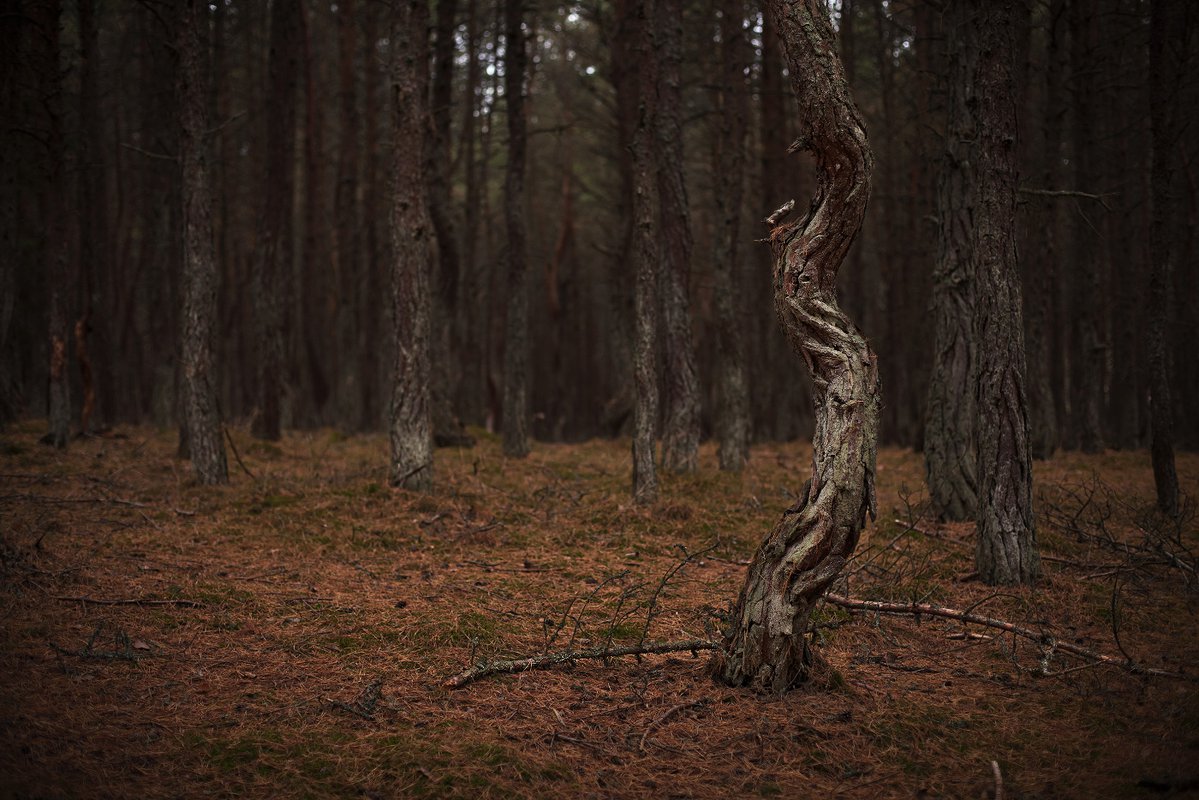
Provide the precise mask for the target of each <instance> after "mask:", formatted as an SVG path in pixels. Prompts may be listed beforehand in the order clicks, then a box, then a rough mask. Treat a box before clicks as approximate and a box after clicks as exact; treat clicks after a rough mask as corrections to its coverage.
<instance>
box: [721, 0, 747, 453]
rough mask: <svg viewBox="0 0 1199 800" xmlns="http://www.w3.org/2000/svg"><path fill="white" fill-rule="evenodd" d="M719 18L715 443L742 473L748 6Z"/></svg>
mask: <svg viewBox="0 0 1199 800" xmlns="http://www.w3.org/2000/svg"><path fill="white" fill-rule="evenodd" d="M721 8H722V12H723V13H722V14H721V17H720V61H721V72H720V78H719V90H718V92H717V93H716V102H717V104H718V107H719V115H718V118H717V122H716V125H717V129H716V134H715V136H714V140H715V146H714V147H713V150H712V154H713V158H712V174H713V176H714V180H713V188H714V191H715V201H716V219H717V222H718V223H719V225H720V230H719V231H718V232H717V243H716V256H715V263H714V264H713V270H714V276H713V277H714V281H715V284H714V286H713V293H714V295H715V296H714V300H715V303H716V326H717V327H716V341H717V345H716V350H717V353H716V381H717V397H718V398H719V406H718V408H717V409H716V440H717V448H718V452H717V455H718V458H719V460H720V468H721V469H723V470H731V471H734V472H736V471H740V470H741V468H742V467H744V466H745V462H746V461H747V460H748V458H749V442H750V426H751V421H750V416H749V413H750V410H749V378H748V375H747V374H746V372H747V368H746V363H745V337H744V334H743V333H742V325H743V321H742V314H743V313H744V308H743V307H742V299H741V260H740V253H739V252H738V245H739V243H740V242H739V240H740V238H741V203H742V187H743V185H744V179H745V175H744V173H745V133H746V122H747V120H748V119H749V87H748V86H747V85H746V83H745V68H746V66H747V64H748V61H749V47H748V45H747V43H746V40H745V30H744V27H743V26H744V18H745V4H744V2H742V0H723V1H722V3H721Z"/></svg>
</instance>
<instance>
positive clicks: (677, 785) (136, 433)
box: [0, 422, 1199, 798]
mask: <svg viewBox="0 0 1199 800" xmlns="http://www.w3.org/2000/svg"><path fill="white" fill-rule="evenodd" d="M41 432H42V425H41V424H40V423H35V422H27V423H23V424H21V425H18V426H17V427H16V428H14V429H13V430H10V431H9V432H8V433H7V434H5V435H4V438H3V440H2V446H3V450H4V454H3V455H2V456H0V786H2V788H3V794H4V795H5V796H13V797H59V796H79V797H98V796H112V797H144V798H157V797H163V798H166V797H195V796H201V795H203V796H229V797H243V796H254V797H259V796H262V797H267V796H278V797H301V796H311V797H379V798H383V797H734V796H735V797H740V796H773V795H787V796H799V797H817V796H846V797H863V798H865V797H869V798H874V797H913V796H915V797H933V796H946V797H984V796H988V795H993V793H994V791H995V780H994V777H993V773H992V768H991V762H992V761H995V762H997V764H998V765H999V768H1000V770H1001V775H1002V781H1003V793H1004V795H1005V796H1006V797H1008V798H1013V797H1118V796H1129V797H1140V796H1146V797H1149V796H1160V795H1161V793H1162V792H1166V793H1181V792H1185V791H1187V790H1188V788H1189V789H1191V790H1193V789H1195V788H1196V787H1199V783H1197V781H1199V684H1197V683H1196V682H1194V681H1193V680H1186V679H1168V678H1156V677H1146V676H1143V675H1136V674H1131V673H1130V672H1128V671H1127V670H1124V669H1120V668H1118V667H1112V666H1094V665H1088V664H1087V663H1086V662H1084V661H1081V660H1079V659H1077V658H1072V657H1067V656H1065V655H1063V654H1061V653H1058V652H1053V651H1051V648H1050V647H1049V646H1048V645H1046V644H1043V643H1042V644H1038V643H1035V642H1030V641H1026V640H1013V639H1011V638H1010V637H1007V636H1004V635H1000V634H998V632H997V631H990V630H987V629H984V628H978V627H969V628H966V627H964V626H963V625H962V624H960V623H956V622H952V621H947V620H940V619H915V618H907V617H879V616H877V615H873V614H864V613H856V614H853V615H850V614H848V613H847V612H845V611H843V610H840V609H837V608H834V607H831V606H826V607H825V608H824V609H822V610H821V612H820V618H821V620H822V622H823V624H824V627H822V628H821V631H820V635H819V641H818V646H819V649H820V652H821V653H822V654H823V655H824V657H825V658H826V659H827V661H828V662H829V664H830V665H831V667H832V670H833V671H832V672H831V673H830V674H829V675H828V677H827V678H826V679H825V680H824V681H823V683H822V685H821V686H819V687H812V688H806V689H802V690H798V691H794V692H792V693H790V694H788V695H786V696H782V697H773V696H772V697H759V696H755V695H752V694H750V693H747V692H745V691H742V690H733V689H728V688H725V687H722V686H719V685H716V684H714V683H713V682H712V681H711V680H710V678H709V677H708V675H707V673H706V670H705V665H706V656H705V654H704V653H702V652H701V653H699V654H698V656H697V657H692V656H691V655H689V654H687V653H682V654H675V655H667V656H648V657H644V658H642V659H640V660H638V659H633V658H627V659H619V660H610V661H608V662H607V663H604V662H603V661H588V662H581V663H579V664H577V665H575V666H573V667H568V668H562V669H557V670H553V671H547V672H529V673H524V674H521V675H515V676H499V677H494V678H489V679H486V680H484V681H481V682H478V683H475V684H472V685H470V686H468V687H466V688H463V689H459V690H447V689H445V688H443V687H442V682H443V681H444V680H445V679H446V678H447V677H448V676H450V675H452V674H454V673H456V672H459V671H461V670H462V669H464V668H466V667H467V666H469V665H471V664H472V663H474V662H477V661H480V660H490V659H497V658H509V657H513V656H520V655H532V654H536V653H539V652H542V651H544V650H546V649H551V650H556V649H561V648H564V647H574V648H582V647H599V646H603V645H606V644H609V643H610V644H612V645H623V644H630V643H632V644H635V643H637V642H639V641H640V640H641V639H642V638H643V637H648V638H649V639H654V640H662V639H688V638H693V639H708V638H712V637H714V636H715V635H716V633H717V631H718V629H719V625H720V620H719V615H720V613H721V612H722V611H724V610H725V609H726V607H727V606H728V604H729V603H730V602H731V601H732V600H733V599H734V597H735V595H736V592H737V591H738V589H739V587H740V582H741V580H742V577H743V573H744V569H745V568H744V566H743V564H742V562H743V561H744V560H745V559H747V558H748V557H749V556H750V555H751V554H752V552H753V548H754V546H755V545H756V543H757V541H758V539H759V538H760V537H761V536H762V534H763V533H764V532H765V531H766V530H767V529H768V528H769V527H770V525H771V524H772V523H773V521H774V520H775V518H776V516H777V515H778V514H779V513H780V512H781V511H782V509H784V508H786V507H787V506H788V505H790V504H791V502H792V499H791V498H792V496H791V493H792V492H794V491H795V490H796V489H797V488H798V487H799V485H800V484H801V483H802V481H803V480H804V479H805V478H806V476H807V471H808V464H807V459H808V458H809V457H810V452H809V448H808V447H807V446H805V445H803V444H794V445H778V446H775V445H765V446H760V447H757V448H755V449H754V451H753V456H752V459H751V463H750V465H749V468H748V469H747V470H746V471H745V473H744V474H742V475H740V476H737V475H728V474H722V473H720V472H718V471H717V469H716V461H715V455H714V453H713V452H712V450H711V449H710V448H706V449H705V450H704V451H703V457H702V461H701V470H700V471H699V473H697V474H695V475H692V476H685V477H674V478H667V479H666V480H665V483H664V487H663V489H664V491H663V497H664V500H663V501H662V502H661V503H659V504H658V505H656V506H653V507H651V508H638V507H635V506H633V505H632V504H631V503H630V501H629V458H628V453H629V447H628V443H627V441H616V442H607V441H597V442H589V443H585V444H577V445H560V446H547V445H540V446H538V447H536V448H535V449H534V451H533V454H532V456H531V457H529V458H528V459H527V460H524V461H509V460H505V459H504V458H503V456H502V455H501V454H500V449H499V445H498V443H497V442H496V441H494V440H492V439H491V438H489V437H487V436H486V435H485V434H482V435H481V437H480V443H479V445H478V446H477V447H475V448H473V449H469V450H441V451H438V452H437V460H436V467H435V469H436V475H435V481H436V490H435V492H434V493H433V494H431V495H427V496H422V495H417V494H411V493H407V492H402V491H396V490H392V489H390V488H388V486H387V484H386V472H385V459H386V451H387V447H386V440H385V439H384V438H383V437H381V436H367V437H351V438H345V437H342V436H340V435H338V434H336V433H334V432H330V431H322V432H315V433H292V434H289V435H287V437H286V438H285V439H284V440H283V441H282V442H281V443H279V444H278V445H274V444H265V443H259V442H254V441H253V440H252V439H250V437H249V436H248V434H247V432H246V431H245V430H233V431H232V432H231V433H232V438H233V440H234V441H235V442H236V444H237V447H238V450H239V452H240V455H241V458H242V459H243V461H244V463H245V467H246V468H248V472H252V473H253V477H251V476H250V475H249V474H247V471H246V470H243V469H242V468H240V467H238V466H237V463H236V462H235V461H232V460H231V464H232V470H233V473H232V484H231V485H230V486H228V487H225V488H218V489H211V488H203V487H199V486H196V485H195V484H194V483H193V482H192V481H191V479H190V477H189V470H188V465H187V464H186V462H181V461H179V460H177V459H176V458H175V457H174V445H175V441H174V436H173V434H172V433H170V432H158V431H155V430H152V429H149V428H122V429H119V430H118V431H116V432H114V433H113V434H110V435H106V436H103V437H99V438H91V439H84V440H78V441H75V442H73V443H72V445H71V448H70V449H69V450H68V451H67V452H65V453H61V452H57V451H54V450H51V449H49V448H45V447H42V446H39V445H38V444H37V443H36V440H37V437H38V435H39V434H40V433H41ZM879 462H880V463H879V506H880V519H879V520H878V521H877V522H876V523H875V524H873V525H871V526H870V527H869V528H868V529H867V531H866V533H865V534H864V538H863V542H862V545H861V546H860V548H859V556H858V557H857V559H856V560H855V561H854V562H853V564H852V566H851V575H850V577H849V579H848V586H846V585H845V584H844V583H842V584H841V585H840V587H839V591H842V592H843V593H844V592H848V593H850V594H852V595H853V596H855V597H863V598H874V599H888V600H905V601H906V600H913V599H915V600H923V601H925V602H930V603H936V604H941V605H947V606H953V607H956V608H965V607H969V606H975V608H976V610H977V611H978V612H980V613H985V614H987V615H989V616H992V617H1000V618H1003V619H1007V620H1010V621H1012V622H1018V623H1020V624H1022V625H1025V626H1028V627H1032V628H1035V629H1038V630H1041V629H1043V630H1045V631H1046V633H1047V634H1050V635H1052V636H1054V637H1058V638H1061V639H1063V640H1069V641H1072V642H1077V643H1080V644H1082V645H1084V646H1086V647H1089V648H1092V649H1095V650H1098V651H1102V652H1104V653H1107V654H1110V655H1115V656H1118V657H1120V658H1125V656H1126V655H1127V656H1130V657H1131V658H1133V659H1135V660H1136V661H1137V662H1138V663H1141V664H1144V665H1145V666H1150V667H1156V668H1162V669H1168V670H1173V671H1184V672H1187V673H1189V674H1190V675H1196V674H1199V670H1197V669H1196V667H1195V666H1194V665H1196V664H1199V642H1197V641H1196V636H1195V633H1194V628H1195V616H1194V612H1195V608H1196V599H1197V597H1199V595H1197V593H1196V590H1195V575H1194V558H1193V556H1192V553H1193V552H1194V551H1196V550H1199V532H1197V531H1196V530H1195V526H1194V524H1193V518H1188V519H1187V520H1186V521H1184V523H1183V524H1182V525H1180V526H1170V525H1167V524H1165V523H1164V521H1162V520H1160V519H1159V518H1158V517H1157V516H1156V515H1155V514H1154V513H1153V511H1152V509H1151V498H1152V477H1151V474H1150V471H1149V468H1148V457H1147V455H1146V454H1145V453H1143V452H1133V453H1110V454H1107V455H1105V456H1100V457H1087V456H1081V455H1076V454H1067V455H1063V456H1059V457H1058V458H1056V459H1054V460H1053V461H1051V462H1048V463H1045V464H1040V463H1039V464H1038V465H1037V467H1036V469H1037V473H1036V476H1037V480H1038V494H1039V499H1038V513H1039V520H1040V525H1041V527H1040V540H1041V544H1042V550H1043V553H1044V554H1045V555H1046V556H1048V558H1047V559H1046V562H1045V564H1044V567H1045V579H1044V581H1043V583H1042V584H1041V585H1040V586H1039V587H1038V588H1036V589H1034V590H1024V589H1018V590H1003V591H1000V592H995V591H993V590H992V589H990V588H988V587H986V586H983V585H980V584H979V583H978V582H977V581H975V580H971V579H970V576H969V573H970V571H971V558H972V543H971V538H970V536H971V530H970V526H968V525H967V526H960V525H959V526H949V525H937V524H936V523H935V522H933V521H931V520H929V519H928V518H927V514H926V512H925V510H924V501H923V492H922V462H921V457H920V455H919V454H914V453H911V452H906V451H898V450H884V451H883V452H882V453H880V456H879ZM1179 471H1180V474H1181V476H1182V477H1183V481H1184V488H1185V490H1186V491H1187V493H1188V494H1189V495H1190V496H1192V497H1194V496H1196V494H1197V491H1199V459H1197V458H1196V456H1194V455H1190V454H1184V455H1182V456H1181V457H1180V460H1179ZM688 556H689V558H688ZM684 560H686V563H685V564H683V565H682V566H681V567H680V564H681V563H682V562H683V561H684ZM676 567H677V569H676ZM668 574H669V575H670V578H669V580H666V581H664V580H663V579H664V577H665V576H667V575H668ZM134 601H136V602H134ZM647 621H648V630H647ZM1117 636H1118V641H1117Z"/></svg>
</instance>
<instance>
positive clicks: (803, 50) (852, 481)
mask: <svg viewBox="0 0 1199 800" xmlns="http://www.w3.org/2000/svg"><path fill="white" fill-rule="evenodd" d="M769 13H771V14H772V15H773V17H774V21H775V23H776V24H777V26H778V30H779V33H780V38H781V39H782V41H783V43H784V47H785V49H786V52H787V62H788V66H789V72H790V75H791V81H792V86H793V88H794V90H795V94H796V96H797V97H798V100H799V106H800V119H801V122H802V124H803V126H804V130H803V132H802V134H801V136H800V138H799V140H797V142H796V144H795V145H794V147H796V148H797V149H798V148H807V149H809V150H811V151H812V152H813V154H814V155H815V157H816V180H817V185H816V193H815V195H814V197H813V198H812V204H811V209H810V211H809V212H808V214H807V216H806V217H805V218H804V219H803V220H802V221H799V222H791V223H784V224H780V225H778V226H777V227H775V228H774V229H773V230H772V231H771V234H770V243H771V251H772V252H773V254H774V286H775V307H776V310H777V311H778V314H779V320H780V322H781V323H782V326H783V328H784V330H785V331H786V333H787V337H788V339H789V340H790V341H791V344H792V346H793V347H794V348H795V349H796V350H797V351H798V352H799V353H800V355H802V356H803V358H804V361H805V362H806V363H807V365H808V369H809V371H810V373H811V375H812V380H813V384H814V386H815V400H816V430H815V435H814V436H813V442H812V444H813V470H812V477H811V478H810V479H809V481H808V483H807V484H806V485H805V487H804V489H803V491H802V492H801V497H800V500H799V501H798V502H797V503H796V505H795V506H794V507H792V508H790V509H788V510H787V511H786V512H784V514H783V517H782V519H781V520H779V522H778V523H777V524H776V525H775V527H774V530H773V531H772V532H771V533H770V534H769V535H768V536H767V537H766V539H765V540H764V541H763V542H762V544H761V545H760V546H759V548H758V552H757V553H756V554H755V555H754V559H753V562H752V563H751V564H750V567H749V574H748V575H747V577H746V582H745V586H744V588H742V590H741V596H740V598H739V599H738V601H737V605H736V606H735V607H734V609H733V615H732V624H731V627H730V629H729V631H728V632H727V633H726V636H725V640H724V643H723V647H722V648H721V649H720V650H718V651H717V653H716V655H715V657H714V658H713V663H712V669H713V672H714V674H715V675H716V676H717V677H718V678H719V679H721V680H723V681H724V682H726V683H729V684H732V685H749V686H752V687H754V688H756V689H758V690H761V691H773V692H783V691H786V690H787V689H789V688H791V687H792V686H795V685H796V684H797V683H799V682H800V681H802V680H804V678H806V677H807V675H808V674H809V671H810V669H811V667H812V665H813V660H814V656H813V654H812V653H811V652H810V651H809V649H808V646H807V643H806V641H805V634H806V633H807V631H808V624H809V618H810V615H811V612H812V608H813V606H815V604H816V602H817V601H818V600H819V599H820V596H821V595H822V594H823V593H824V591H825V589H827V588H828V586H829V584H831V583H832V581H833V580H834V579H835V578H836V577H837V574H838V573H839V572H840V571H841V568H842V567H843V566H844V565H845V562H846V560H847V559H848V558H849V556H850V555H851V554H852V553H853V550H854V547H855V546H856V545H857V541H858V535H859V534H860V533H861V530H862V527H863V526H864V525H865V524H866V515H867V514H870V515H871V516H873V515H874V513H875V496H874V470H875V447H876V443H877V439H878V419H879V404H880V402H879V393H878V364H877V362H876V360H875V356H874V353H873V351H872V350H871V349H870V345H869V344H868V343H867V342H866V340H865V338H864V337H863V336H862V334H861V333H860V332H859V331H858V329H857V327H856V326H855V325H854V324H853V323H852V322H850V321H849V319H848V318H846V317H845V315H844V314H843V313H842V312H841V310H840V309H839V308H838V306H837V299H836V279H837V272H838V270H839V268H840V266H841V263H842V261H843V260H844V258H845V254H846V252H847V251H848V250H849V246H850V244H851V243H852V242H853V240H854V237H855V236H856V235H857V233H858V231H859V230H861V227H862V220H863V218H864V216H865V212H866V200H867V197H868V196H869V194H870V173H871V170H872V169H873V166H874V157H873V156H872V155H871V152H870V147H869V145H868V144H867V142H866V131H865V127H864V125H863V123H862V118H861V115H860V114H859V113H858V110H857V107H856V106H855V105H854V103H853V100H852V99H851V98H850V95H849V87H848V84H847V82H846V80H845V71H844V69H843V67H842V65H841V62H840V60H839V59H838V58H837V55H836V48H835V43H834V34H833V28H832V24H831V22H830V20H829V18H828V12H827V9H826V6H825V4H824V2H823V0H772V2H771V3H770V4H769ZM781 216H782V214H779V213H776V214H775V215H772V217H771V222H772V223H773V222H777V221H778V219H779V218H780V217H781Z"/></svg>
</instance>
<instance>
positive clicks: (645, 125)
mask: <svg viewBox="0 0 1199 800" xmlns="http://www.w3.org/2000/svg"><path fill="white" fill-rule="evenodd" d="M654 4H655V0H643V2H641V3H638V4H637V8H636V10H635V11H634V12H632V13H633V14H634V15H635V19H636V23H635V24H636V27H635V35H636V42H637V44H636V50H635V53H634V58H635V62H634V63H635V64H636V65H637V71H638V76H637V87H638V90H637V91H638V99H639V102H638V107H637V122H636V125H635V127H634V128H633V139H632V146H631V148H630V151H631V155H632V167H633V174H632V177H633V208H632V211H633V239H632V256H633V264H634V268H635V270H636V281H635V283H634V287H633V314H634V323H635V327H634V337H633V385H634V389H635V390H636V398H635V400H634V404H633V500H634V501H635V502H637V503H642V504H645V503H652V502H654V501H656V500H657V499H658V475H657V470H656V467H655V465H654V440H655V429H656V426H657V423H658V371H657V368H656V363H655V361H656V356H657V345H658V341H657V339H658V311H659V306H658V258H659V255H660V252H661V250H660V246H661V243H660V241H659V238H658V224H659V221H660V219H661V217H660V210H659V203H658V181H657V179H656V176H655V173H654V131H655V129H656V126H657V123H656V121H655V119H654V117H655V115H656V113H657V87H658V59H657V37H656V36H655V35H654V34H655V30H654V26H655V20H656V17H655V15H654V11H655V9H654Z"/></svg>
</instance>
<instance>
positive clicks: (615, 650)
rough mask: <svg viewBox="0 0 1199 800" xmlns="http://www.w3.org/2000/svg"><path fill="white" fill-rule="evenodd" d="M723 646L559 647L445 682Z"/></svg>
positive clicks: (703, 642)
mask: <svg viewBox="0 0 1199 800" xmlns="http://www.w3.org/2000/svg"><path fill="white" fill-rule="evenodd" d="M719 646H720V643H719V642H714V641H711V640H709V639H692V640H690V641H682V642H645V643H643V644H639V645H628V646H625V647H595V648H592V649H590V650H559V651H558V652H556V653H543V654H541V655H538V656H532V657H530V658H518V659H515V660H513V661H490V662H483V663H481V664H476V665H475V666H473V667H471V668H470V669H468V670H466V671H464V672H460V673H458V674H457V675H454V676H453V677H451V678H448V679H447V680H446V681H445V682H444V683H443V684H442V686H444V687H445V688H447V689H460V688H462V687H463V686H466V685H467V684H470V683H474V682H475V681H477V680H481V679H482V678H489V677H491V676H492V675H509V674H512V673H516V672H528V671H529V670H534V669H553V668H554V667H557V666H561V665H562V664H573V663H574V662H575V661H581V660H583V659H588V658H618V657H620V656H642V655H660V654H662V653H687V652H689V653H692V654H695V653H696V652H698V651H700V650H715V649H716V648H717V647H719Z"/></svg>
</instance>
